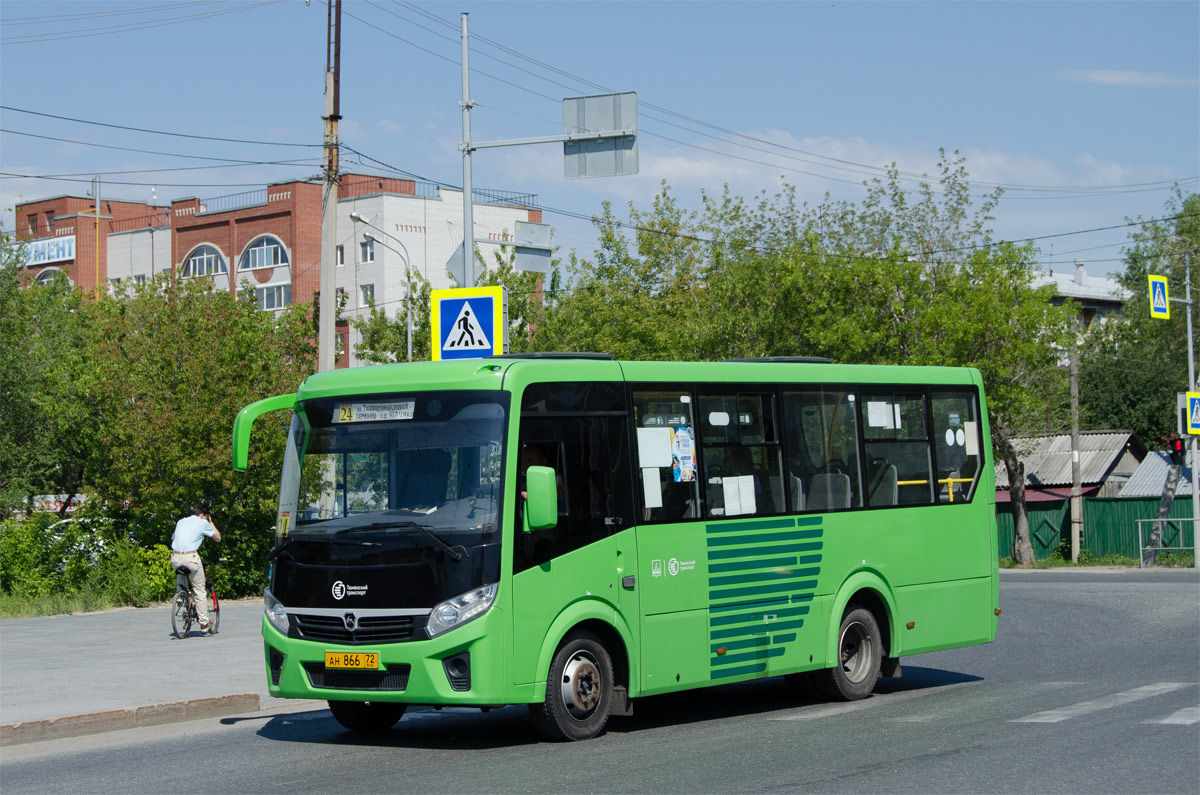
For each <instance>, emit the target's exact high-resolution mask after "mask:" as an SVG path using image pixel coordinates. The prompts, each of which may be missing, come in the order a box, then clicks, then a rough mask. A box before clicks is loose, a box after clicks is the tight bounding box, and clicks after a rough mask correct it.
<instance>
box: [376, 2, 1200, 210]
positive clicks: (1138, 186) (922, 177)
mask: <svg viewBox="0 0 1200 795" xmlns="http://www.w3.org/2000/svg"><path fill="white" fill-rule="evenodd" d="M392 2H393V3H394V4H396V5H403V6H405V7H406V8H408V9H410V10H412V11H414V12H416V13H419V14H421V15H422V16H424V17H426V18H427V19H430V20H433V21H435V22H437V23H438V24H441V25H443V26H445V27H447V28H451V29H453V28H455V27H456V26H455V25H454V24H453V23H451V22H449V21H447V20H445V19H442V18H441V17H438V16H437V15H435V14H433V13H432V12H430V11H426V10H424V9H421V8H419V7H417V6H416V5H414V4H413V3H411V2H400V0H392ZM369 5H371V6H373V7H376V8H378V5H377V4H376V3H373V2H372V3H369ZM380 10H383V11H385V12H386V13H389V14H392V15H393V16H396V17H398V18H400V19H402V20H404V21H406V22H409V23H410V24H415V25H417V26H418V27H421V28H422V29H424V30H430V29H429V28H427V27H425V26H424V25H420V24H418V23H415V22H412V20H410V19H408V18H406V17H403V16H401V15H399V14H395V13H394V12H390V11H386V9H380ZM430 32H431V33H433V34H434V35H436V36H439V37H440V38H443V39H447V40H451V41H453V40H452V39H450V37H447V36H444V35H442V34H439V33H437V32H435V31H430ZM472 39H474V40H478V41H480V42H482V43H485V44H487V45H489V46H491V47H494V48H496V49H498V50H500V51H502V52H505V53H508V54H511V55H513V56H515V57H517V58H520V59H521V60H524V61H526V62H528V63H530V64H533V65H535V66H537V67H538V68H541V69H545V70H547V71H550V72H553V73H555V74H557V75H560V76H562V77H566V78H568V79H570V80H573V81H576V83H578V84H583V85H586V86H588V87H590V88H592V89H596V90H599V91H604V92H612V91H613V89H612V88H610V87H607V86H604V85H602V84H600V83H596V82H594V81H591V80H588V79H587V78H584V77H582V76H580V75H576V74H574V73H571V72H568V71H566V70H563V69H560V68H558V67H555V66H553V65H551V64H549V63H546V62H544V61H540V60H538V59H536V58H533V57H531V56H528V55H526V54H524V53H522V52H520V51H518V50H515V49H512V48H510V47H507V46H506V45H504V44H501V43H500V42H498V41H495V40H493V39H490V38H488V37H486V36H483V35H479V34H472ZM422 49H423V48H422ZM426 51H427V52H428V50H426ZM481 54H482V55H484V56H486V57H490V58H492V59H493V60H495V61H498V62H500V63H502V64H505V65H506V66H509V67H511V68H514V69H517V70H518V71H521V72H524V73H525V74H529V75H531V76H533V77H536V78H538V79H541V80H545V81H546V82H549V83H551V84H553V85H557V86H560V87H563V88H567V89H568V90H578V89H576V88H575V87H574V86H567V85H565V84H563V83H561V82H559V81H557V80H553V79H551V78H548V77H545V76H543V75H538V74H535V73H534V72H531V71H530V70H528V69H524V68H522V67H519V66H515V65H514V64H511V63H509V62H508V61H505V60H504V59H501V58H497V57H495V56H490V55H488V54H487V53H481ZM438 57H442V58H443V59H444V60H450V59H448V58H445V57H444V56H440V55H439V56H438ZM473 71H474V70H473ZM482 74H487V76H489V77H493V78H495V75H491V74H488V73H486V72H483V73H482ZM496 79H498V78H496ZM505 82H508V81H505ZM509 85H512V84H511V83H509ZM525 90H528V91H530V92H531V93H534V94H536V95H537V96H541V97H545V96H546V95H544V94H540V93H538V92H534V91H532V90H531V89H525ZM547 98H548V99H554V98H549V97H547ZM554 101H558V100H557V99H554ZM639 105H640V106H641V107H642V108H649V109H651V110H654V111H657V112H659V113H663V114H667V115H669V116H673V117H675V118H677V119H680V120H682V121H686V122H688V123H689V124H693V125H698V126H701V127H705V128H708V129H711V130H714V131H716V132H719V133H721V134H723V135H726V136H732V137H735V138H740V139H743V140H746V141H750V142H752V143H755V144H761V145H764V146H769V147H772V150H775V149H778V150H784V151H787V152H794V153H796V154H797V155H804V157H794V156H790V155H784V154H779V153H778V152H773V151H772V150H767V149H762V148H760V147H758V146H749V145H747V144H741V143H738V142H737V141H730V140H728V139H726V138H721V137H719V136H715V135H712V134H709V133H705V132H702V131H699V130H695V129H691V128H689V127H685V126H683V125H679V124H675V123H672V122H670V121H667V120H665V119H661V118H656V117H654V116H653V115H650V114H647V115H649V118H651V119H653V120H654V121H658V122H660V123H662V124H667V125H669V126H672V127H676V128H678V129H682V130H686V131H688V132H692V133H695V134H697V135H702V136H705V137H707V138H711V139H713V140H716V141H720V142H722V143H728V144H732V145H734V146H740V147H744V148H747V149H750V150H752V151H757V152H762V153H764V154H775V155H776V156H779V157H785V158H787V159H790V160H796V161H798V162H803V163H808V164H810V165H816V166H820V167H823V168H834V169H838V170H845V171H850V172H853V173H858V174H866V175H871V176H880V175H887V174H890V173H891V172H892V170H893V169H892V168H889V167H888V166H876V165H871V164H869V163H860V162H857V161H854V160H847V159H843V158H836V157H831V156H829V155H822V154H819V153H816V152H809V151H806V150H803V149H800V148H797V147H793V146H789V145H787V144H782V143H779V142H777V141H771V140H768V139H764V138H760V137H757V136H753V135H747V134H745V133H741V132H737V131H736V130H730V129H728V128H725V127H721V126H719V125H715V124H711V123H709V122H706V121H704V120H702V119H698V118H695V117H692V116H688V115H685V114H681V113H678V112H676V111H673V110H671V109H669V108H666V107H663V106H661V105H656V104H654V103H650V102H646V101H644V100H642V99H640V98H639ZM648 134H650V135H654V136H655V137H659V138H663V139H664V140H668V141H672V142H673V143H676V144H679V145H681V146H687V147H692V148H697V149H700V150H701V151H706V152H710V153H712V154H716V155H719V156H724V157H730V158H733V159H737V160H743V161H744V162H750V163H756V164H759V165H768V166H772V167H779V166H773V164H769V163H762V162H761V161H757V160H752V159H747V158H741V157H738V156H737V155H733V154H730V153H727V152H720V151H717V150H713V149H705V148H704V147H699V146H696V145H695V144H691V143H688V142H685V141H679V140H676V139H673V138H669V137H667V136H663V135H658V134H656V133H652V132H651V133H648ZM807 158H818V160H810V159H807ZM818 161H828V162H818ZM832 164H840V165H832ZM790 170H795V171H797V173H802V174H807V175H809V176H814V177H818V178H821V179H830V180H833V181H837V182H849V183H850V184H860V183H858V182H855V181H850V180H840V179H837V178H836V177H830V176H826V175H822V174H813V173H812V172H806V171H802V170H798V169H790ZM895 173H896V175H897V176H898V177H902V178H906V179H908V180H913V181H918V182H922V183H925V182H929V181H930V179H931V178H930V177H929V175H927V174H919V173H916V172H912V171H904V170H901V169H895ZM1179 181H1182V182H1195V181H1200V176H1195V177H1187V178H1185V179H1184V180H1161V181H1157V182H1143V183H1132V184H1128V185H1079V186H1071V185H1068V186H1054V185H1022V184H1014V183H1000V182H983V181H979V180H970V181H969V184H970V185H972V186H975V187H980V188H1001V189H1003V190H1005V191H1006V192H1007V191H1021V192H1049V193H1078V194H1083V195H1100V196H1109V195H1115V194H1123V193H1136V192H1144V191H1146V190H1163V189H1168V188H1170V187H1171V186H1172V185H1173V184H1175V183H1176V182H1179ZM1010 198H1013V199H1045V198H1076V197H1074V196H1057V197H1021V196H1014V197H1010Z"/></svg>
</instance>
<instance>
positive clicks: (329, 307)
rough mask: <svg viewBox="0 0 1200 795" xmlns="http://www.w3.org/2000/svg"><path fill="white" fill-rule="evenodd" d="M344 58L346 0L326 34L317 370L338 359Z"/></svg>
mask: <svg viewBox="0 0 1200 795" xmlns="http://www.w3.org/2000/svg"><path fill="white" fill-rule="evenodd" d="M341 60H342V0H334V2H332V3H330V4H329V12H328V23H327V27H326V37H325V115H324V117H323V118H324V119H325V188H324V191H323V192H322V195H321V299H320V304H319V306H318V308H317V312H318V313H319V315H320V320H319V321H318V323H317V370H318V371H319V372H324V371H326V370H332V369H333V367H334V362H335V361H336V352H335V351H336V346H335V345H334V329H335V326H334V315H335V314H336V313H337V310H336V306H337V301H336V300H335V299H336V295H337V289H336V286H335V284H334V268H335V265H336V262H337V202H338V137H337V135H338V120H339V119H341V118H342V116H341V105H340V102H339V99H338V80H339V78H340V71H341V70H340V64H341Z"/></svg>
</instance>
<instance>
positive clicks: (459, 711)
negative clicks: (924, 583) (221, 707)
mask: <svg viewBox="0 0 1200 795" xmlns="http://www.w3.org/2000/svg"><path fill="white" fill-rule="evenodd" d="M979 681H982V678H981V677H978V676H972V675H969V674H963V673H959V672H957V671H946V670H942V669H939V668H922V667H918V666H905V668H904V675H903V676H902V677H900V678H899V679H880V680H879V683H878V684H877V685H876V686H875V694H876V695H875V696H874V697H887V696H888V695H892V694H900V693H907V692H914V691H920V690H928V689H934V688H942V687H949V686H951V685H960V684H965V683H968V682H979ZM828 703H829V702H828V701H827V700H826V699H824V698H823V697H821V696H820V695H818V694H816V693H814V692H810V691H808V690H807V689H805V688H804V687H802V686H800V687H797V686H795V685H792V684H790V683H788V682H785V681H784V680H783V679H781V678H774V679H760V680H756V681H753V682H742V683H739V684H732V685H721V686H718V687H710V688H704V689H700V690H690V691H687V692H682V693H670V694H667V695H661V696H650V697H647V698H639V699H637V701H636V702H635V705H634V714H633V716H632V717H628V718H610V719H609V721H608V725H607V728H606V732H609V733H613V734H622V735H624V734H637V733H638V732H644V731H650V730H653V729H660V728H664V727H670V726H679V725H683V724H689V723H701V722H705V721H715V720H722V719H727V718H737V717H747V716H760V717H763V718H769V717H771V716H772V715H773V714H774V713H778V712H784V711H786V712H789V713H794V712H795V710H796V709H797V708H801V709H803V708H804V707H806V706H814V707H818V706H823V705H826V704H828ZM253 719H254V720H257V718H253ZM239 720H247V719H245V718H230V719H226V722H236V721H239ZM258 735H259V736H260V737H264V738H266V739H268V740H277V741H279V742H295V743H321V744H333V745H338V744H340V745H348V746H361V747H382V748H389V747H394V748H414V749H417V748H420V749H442V750H467V751H470V750H487V749H492V748H508V747H513V746H520V745H532V744H536V743H539V742H541V738H540V736H539V735H538V734H537V732H536V731H535V730H534V728H533V724H532V722H531V721H530V720H529V716H528V710H527V709H526V708H525V707H524V706H520V705H518V706H510V707H503V708H501V709H493V710H489V711H488V712H481V711H480V710H478V709H467V708H446V709H442V710H435V709H434V708H432V707H411V708H409V710H408V712H406V713H405V715H404V718H403V719H402V720H401V721H400V722H399V723H397V724H396V726H395V727H393V728H392V729H389V730H387V731H382V732H377V733H364V732H351V731H348V730H346V729H345V728H343V727H342V725H341V724H339V723H338V722H337V721H336V720H334V718H333V715H332V714H331V713H330V712H329V711H328V710H314V711H311V712H296V713H289V714H284V715H275V716H273V717H272V718H271V719H270V720H268V721H267V723H266V724H265V725H264V726H263V727H262V728H261V729H260V730H259V731H258Z"/></svg>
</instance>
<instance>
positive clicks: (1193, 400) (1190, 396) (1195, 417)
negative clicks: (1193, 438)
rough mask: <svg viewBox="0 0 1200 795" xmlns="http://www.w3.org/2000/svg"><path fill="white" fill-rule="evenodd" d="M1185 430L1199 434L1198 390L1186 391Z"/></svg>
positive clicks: (1199, 410)
mask: <svg viewBox="0 0 1200 795" xmlns="http://www.w3.org/2000/svg"><path fill="white" fill-rule="evenodd" d="M1187 416H1188V421H1187V432H1188V433H1190V434H1193V435H1197V434H1200V392H1188V393H1187Z"/></svg>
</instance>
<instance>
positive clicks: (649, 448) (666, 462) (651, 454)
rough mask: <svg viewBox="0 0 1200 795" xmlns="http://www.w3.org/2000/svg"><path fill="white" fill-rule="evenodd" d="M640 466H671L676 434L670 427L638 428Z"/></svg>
mask: <svg viewBox="0 0 1200 795" xmlns="http://www.w3.org/2000/svg"><path fill="white" fill-rule="evenodd" d="M637 441H638V466H639V467H642V468H643V469H645V468H647V467H669V466H671V453H672V448H673V446H674V441H675V435H674V433H673V431H672V430H671V429H670V428H638V429H637Z"/></svg>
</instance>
